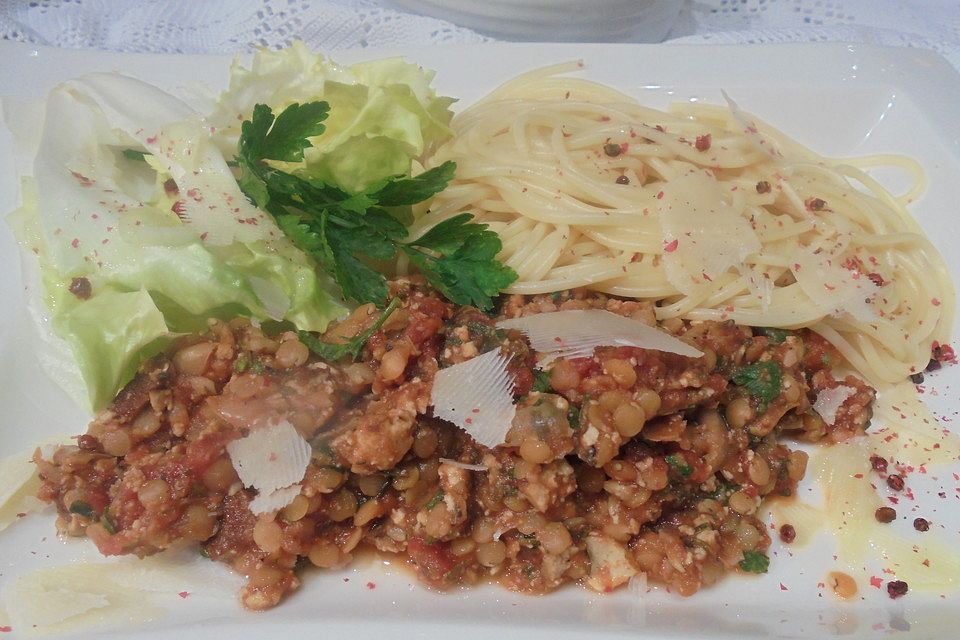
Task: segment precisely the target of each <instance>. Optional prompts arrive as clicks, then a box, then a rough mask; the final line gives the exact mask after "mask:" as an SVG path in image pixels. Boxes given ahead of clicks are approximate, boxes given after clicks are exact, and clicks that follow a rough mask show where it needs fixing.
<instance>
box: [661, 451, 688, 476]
mask: <svg viewBox="0 0 960 640" xmlns="http://www.w3.org/2000/svg"><path fill="white" fill-rule="evenodd" d="M664 459H665V460H666V461H667V464H669V465H670V468H671V469H673V470H674V471H675V472H677V473H679V474H680V475H681V476H683V477H684V478H688V477H690V474H691V473H693V467H691V466H690V465H689V464H687V461H686V460H685V459H684V458H683V456H681V455H680V454H678V453H674V454H671V455H669V456H667V457H666V458H664Z"/></svg>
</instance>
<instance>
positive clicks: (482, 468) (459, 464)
mask: <svg viewBox="0 0 960 640" xmlns="http://www.w3.org/2000/svg"><path fill="white" fill-rule="evenodd" d="M440 463H441V464H448V465H450V466H451V467H457V468H458V469H466V470H467V471H488V469H487V467H485V466H483V465H482V464H470V463H468V462H460V461H459V460H451V459H450V458H440Z"/></svg>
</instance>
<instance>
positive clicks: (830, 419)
mask: <svg viewBox="0 0 960 640" xmlns="http://www.w3.org/2000/svg"><path fill="white" fill-rule="evenodd" d="M856 392H857V390H856V389H854V388H853V387H848V386H846V385H843V384H842V385H840V386H838V387H834V388H832V389H824V390H823V391H821V392H820V393H818V394H817V401H816V402H814V403H813V410H814V411H816V412H817V413H819V414H820V417H821V418H823V421H824V422H826V423H827V424H829V425H831V426H833V423H834V422H836V420H837V410H838V409H840V407H842V406H843V403H844V402H846V401H847V398H849V397H851V396H852V395H854V394H855V393H856Z"/></svg>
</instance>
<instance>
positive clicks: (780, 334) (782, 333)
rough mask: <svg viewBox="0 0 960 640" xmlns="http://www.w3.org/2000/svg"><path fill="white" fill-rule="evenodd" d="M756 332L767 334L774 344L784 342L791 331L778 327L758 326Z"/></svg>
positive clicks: (762, 334)
mask: <svg viewBox="0 0 960 640" xmlns="http://www.w3.org/2000/svg"><path fill="white" fill-rule="evenodd" d="M756 332H757V333H758V334H759V335H761V336H766V337H767V338H768V339H769V340H770V342H772V343H773V344H783V341H784V340H786V339H787V336H788V335H790V332H789V331H787V330H786V329H777V328H776V327H758V328H757V329H756Z"/></svg>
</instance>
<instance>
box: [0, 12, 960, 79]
mask: <svg viewBox="0 0 960 640" xmlns="http://www.w3.org/2000/svg"><path fill="white" fill-rule="evenodd" d="M678 1H683V0H678ZM0 35H2V36H3V37H4V38H7V39H12V40H20V41H26V42H33V43H37V44H48V45H55V46H60V47H75V48H95V49H106V50H115V51H143V52H184V53H186V52H191V53H232V52H237V51H245V50H248V49H250V48H251V47H253V46H258V45H260V46H268V47H277V46H282V45H284V44H286V43H288V42H290V41H291V40H294V39H302V40H304V41H305V42H306V43H307V44H309V45H310V46H311V47H313V48H315V49H318V50H324V51H335V50H338V49H346V48H356V47H370V46H376V47H380V46H385V47H389V46H391V45H401V44H428V43H461V42H463V43H466V42H483V41H486V40H489V38H486V37H484V36H482V35H480V34H477V33H475V32H473V31H470V30H469V29H464V28H460V27H457V26H455V25H452V24H450V23H448V22H444V21H442V20H436V19H433V18H427V17H424V16H418V15H413V14H410V13H406V12H403V11H400V10H396V9H392V8H390V4H389V0H167V1H158V0H82V1H81V0H34V1H28V0H5V1H4V2H2V3H0ZM669 39H670V40H671V41H676V42H725V43H726V42H729V43H750V42H798V41H821V42H822V41H846V42H868V43H876V44H887V45H901V46H916V47H924V48H928V49H933V50H936V51H938V52H940V53H942V54H943V55H944V56H946V57H947V59H949V60H950V61H951V62H952V63H953V64H954V66H957V67H958V68H960V2H958V1H957V0H686V4H685V7H684V9H683V11H682V13H681V17H680V20H679V22H678V23H677V25H676V27H675V28H674V29H673V31H672V32H671V34H670V36H669Z"/></svg>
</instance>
